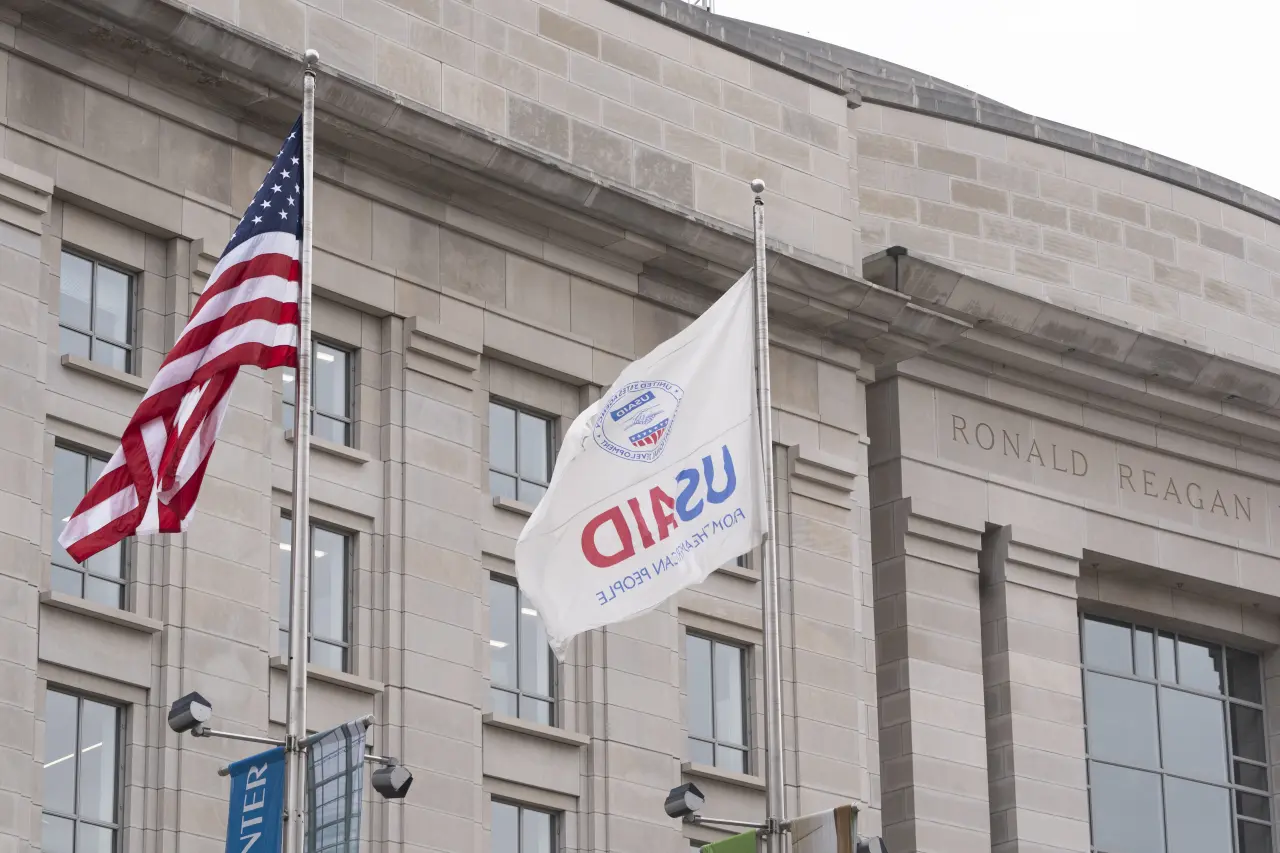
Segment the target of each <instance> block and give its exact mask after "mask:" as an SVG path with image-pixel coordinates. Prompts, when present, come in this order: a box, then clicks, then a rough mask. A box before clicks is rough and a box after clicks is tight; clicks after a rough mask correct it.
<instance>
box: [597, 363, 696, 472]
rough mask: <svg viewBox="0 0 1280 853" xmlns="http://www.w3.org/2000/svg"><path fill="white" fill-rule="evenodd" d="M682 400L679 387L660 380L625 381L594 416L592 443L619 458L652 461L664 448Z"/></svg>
mask: <svg viewBox="0 0 1280 853" xmlns="http://www.w3.org/2000/svg"><path fill="white" fill-rule="evenodd" d="M683 398H684V390H683V389H682V388H681V387H680V386H679V385H676V384H674V383H671V382H667V381H666V380H663V379H647V380H642V381H639V382H628V383H627V384H626V385H623V386H622V387H621V388H619V389H618V390H617V391H615V392H614V393H613V395H612V396H611V397H610V398H609V399H608V401H607V402H606V403H605V404H604V406H603V407H602V408H601V411H600V414H599V415H597V416H596V422H595V425H594V427H593V429H592V435H593V436H594V438H595V440H596V444H598V445H600V447H601V449H603V450H604V451H606V452H608V453H611V454H613V455H614V456H617V457H618V458H619V459H626V460H628V461H631V462H653V461H654V460H656V459H657V458H658V457H659V456H661V455H662V451H663V450H664V449H665V448H666V446H667V440H668V439H669V438H670V437H671V428H672V427H673V426H674V425H675V420H676V412H677V411H678V410H679V409H680V401H681V400H682V399H683Z"/></svg>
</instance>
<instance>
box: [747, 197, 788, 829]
mask: <svg viewBox="0 0 1280 853" xmlns="http://www.w3.org/2000/svg"><path fill="white" fill-rule="evenodd" d="M764 190H765V185H764V181H762V180H760V179H759V178H757V179H756V180H754V181H752V182H751V191H752V192H753V193H755V197H756V199H755V205H754V210H753V214H754V215H753V221H754V225H755V238H756V267H755V277H754V279H755V297H756V300H755V314H756V318H755V319H756V395H757V399H758V401H759V410H760V451H761V454H762V455H763V456H764V480H765V482H764V495H765V513H766V516H767V526H766V533H765V540H764V544H763V547H761V549H760V556H761V564H762V565H761V571H760V581H761V583H760V587H761V598H762V607H763V611H764V613H763V616H764V619H763V621H764V750H765V776H764V784H765V822H766V825H767V828H766V829H765V839H766V842H767V849H768V851H769V853H783V850H784V849H785V845H784V842H783V838H784V835H783V825H784V821H786V819H787V798H786V770H785V765H784V763H783V761H784V755H783V745H782V744H783V742H782V642H781V638H780V637H779V616H778V539H777V532H776V527H777V525H776V518H775V515H776V513H775V509H774V497H773V489H774V482H773V392H772V389H771V386H770V379H769V292H768V290H769V289H768V283H767V280H766V273H765V245H764V199H763V198H762V196H763V195H764Z"/></svg>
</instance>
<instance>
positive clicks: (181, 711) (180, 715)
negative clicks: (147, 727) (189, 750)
mask: <svg viewBox="0 0 1280 853" xmlns="http://www.w3.org/2000/svg"><path fill="white" fill-rule="evenodd" d="M212 716H213V703H212V702H210V701H209V700H208V699H206V698H204V697H203V696H201V695H200V694H199V693H188V694H187V695H186V696H183V697H182V698H181V699H179V700H177V701H176V702H174V703H173V704H172V705H170V706H169V728H171V729H173V730H174V731H175V732H177V733H178V734H182V733H183V732H189V731H191V730H192V729H196V728H198V727H200V726H202V725H204V724H205V723H207V722H209V719H210V718H211V717H212Z"/></svg>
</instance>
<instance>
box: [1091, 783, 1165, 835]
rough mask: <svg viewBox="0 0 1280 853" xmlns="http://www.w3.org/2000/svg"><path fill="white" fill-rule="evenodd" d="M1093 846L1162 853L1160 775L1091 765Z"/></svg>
mask: <svg viewBox="0 0 1280 853" xmlns="http://www.w3.org/2000/svg"><path fill="white" fill-rule="evenodd" d="M1089 785H1090V790H1089V809H1090V815H1091V818H1092V822H1093V845H1094V847H1095V848H1097V849H1098V850H1107V851H1116V853H1162V851H1163V850H1164V821H1163V819H1162V815H1161V808H1162V807H1161V797H1160V776H1159V774H1156V773H1146V772H1143V771H1141V770H1130V769H1129V768H1127V767H1114V766H1112V765H1110V764H1101V763H1099V762H1097V761H1094V762H1091V763H1090V765H1089Z"/></svg>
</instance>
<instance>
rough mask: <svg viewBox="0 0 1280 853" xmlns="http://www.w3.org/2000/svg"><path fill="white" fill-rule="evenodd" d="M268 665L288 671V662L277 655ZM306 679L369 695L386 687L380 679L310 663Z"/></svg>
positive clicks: (373, 694) (375, 693)
mask: <svg viewBox="0 0 1280 853" xmlns="http://www.w3.org/2000/svg"><path fill="white" fill-rule="evenodd" d="M270 666H271V668H272V669H275V670H279V671H281V672H288V671H289V662H288V661H287V660H285V659H284V658H282V657H280V656H278V655H277V656H275V657H272V658H271V661H270ZM307 679H308V680H314V681H323V682H324V683H326V684H334V685H337V686H338V687H346V688H347V689H349V690H354V691H356V692H357V693H368V694H369V695H370V696H376V695H377V694H379V693H381V692H383V691H384V690H385V689H386V685H385V684H383V683H382V682H380V681H374V680H372V679H369V678H362V677H361V676H359V675H352V674H351V673H349V672H339V671H338V670H336V669H329V668H328V667H323V666H316V665H315V664H312V663H309V664H307Z"/></svg>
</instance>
